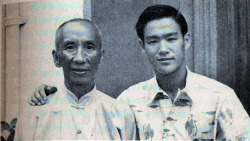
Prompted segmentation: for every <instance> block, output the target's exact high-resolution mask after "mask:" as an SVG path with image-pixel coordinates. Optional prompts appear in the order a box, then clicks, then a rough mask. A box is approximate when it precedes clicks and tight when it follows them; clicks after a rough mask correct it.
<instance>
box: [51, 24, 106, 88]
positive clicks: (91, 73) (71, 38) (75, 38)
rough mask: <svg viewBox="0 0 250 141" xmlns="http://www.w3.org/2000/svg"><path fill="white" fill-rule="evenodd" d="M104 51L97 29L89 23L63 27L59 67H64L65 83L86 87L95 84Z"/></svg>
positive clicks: (55, 59) (58, 57)
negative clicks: (88, 84) (85, 85)
mask: <svg viewBox="0 0 250 141" xmlns="http://www.w3.org/2000/svg"><path fill="white" fill-rule="evenodd" d="M102 53H103V50H102V48H101V44H100V39H99V37H98V36H97V31H96V29H95V28H94V27H93V26H92V25H91V24H89V23H87V22H86V23H82V22H80V23H79V22H73V23H68V24H67V25H65V26H64V27H63V31H62V32H61V37H60V43H59V47H58V48H57V51H56V52H55V51H54V52H53V57H54V61H55V64H56V66H57V67H62V68H63V72H64V77H65V82H66V83H69V84H76V85H84V84H87V83H92V82H94V77H95V73H96V71H97V68H98V65H99V63H100V61H101V58H102Z"/></svg>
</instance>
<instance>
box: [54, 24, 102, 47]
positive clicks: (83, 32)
mask: <svg viewBox="0 0 250 141" xmlns="http://www.w3.org/2000/svg"><path fill="white" fill-rule="evenodd" d="M67 37H69V38H71V39H72V38H75V39H81V38H82V39H83V40H88V39H90V40H92V41H95V42H97V44H99V45H100V46H101V36H100V33H99V31H98V29H97V28H96V27H95V26H94V24H93V23H91V22H88V21H73V22H70V23H67V24H65V25H63V27H61V29H59V31H58V34H57V38H58V39H59V40H60V42H61V41H63V40H64V39H65V38H67ZM59 44H60V43H59Z"/></svg>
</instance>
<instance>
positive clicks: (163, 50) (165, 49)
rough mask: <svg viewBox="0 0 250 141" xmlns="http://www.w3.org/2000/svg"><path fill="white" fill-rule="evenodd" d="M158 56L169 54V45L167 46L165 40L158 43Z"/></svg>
mask: <svg viewBox="0 0 250 141" xmlns="http://www.w3.org/2000/svg"><path fill="white" fill-rule="evenodd" d="M158 52H159V54H162V55H164V54H167V53H169V52H170V50H169V45H168V42H167V41H166V40H164V39H163V40H161V43H160V48H159V50H158Z"/></svg>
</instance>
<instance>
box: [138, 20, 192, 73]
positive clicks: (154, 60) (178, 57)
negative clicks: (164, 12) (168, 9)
mask: <svg viewBox="0 0 250 141" xmlns="http://www.w3.org/2000/svg"><path fill="white" fill-rule="evenodd" d="M189 41H190V38H189V34H186V35H185V36H184V37H183V35H182V33H181V30H180V28H179V26H178V24H177V23H176V21H175V20H174V19H172V18H162V19H157V20H153V21H150V22H149V23H148V24H147V25H146V27H145V29H144V43H142V45H143V48H144V50H145V52H146V54H147V56H148V58H149V61H150V63H151V64H152V65H153V67H154V70H155V72H156V73H160V74H170V73H172V72H174V71H175V70H177V69H178V68H179V67H180V66H181V65H183V62H184V58H185V48H188V46H189Z"/></svg>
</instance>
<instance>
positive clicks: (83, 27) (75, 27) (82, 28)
mask: <svg viewBox="0 0 250 141" xmlns="http://www.w3.org/2000/svg"><path fill="white" fill-rule="evenodd" d="M83 32H86V33H88V34H91V35H92V34H93V35H96V34H98V32H97V29H96V28H95V27H94V25H93V24H92V23H89V22H86V21H81V22H79V21H77V22H71V23H67V24H65V25H64V26H63V28H62V33H63V34H65V33H75V34H80V33H83ZM62 33H61V34H62Z"/></svg>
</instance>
